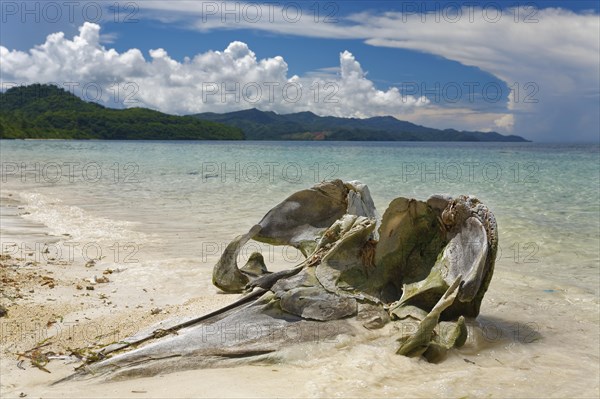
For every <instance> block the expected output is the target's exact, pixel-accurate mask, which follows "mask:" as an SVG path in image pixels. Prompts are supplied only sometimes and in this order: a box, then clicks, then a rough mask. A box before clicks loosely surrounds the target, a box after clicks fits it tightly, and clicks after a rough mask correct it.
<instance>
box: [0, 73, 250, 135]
mask: <svg viewBox="0 0 600 399" xmlns="http://www.w3.org/2000/svg"><path fill="white" fill-rule="evenodd" d="M0 138H3V139H27V138H31V139H102V140H243V139H244V135H243V133H242V131H241V130H240V129H238V128H235V127H231V126H227V125H223V124H220V123H217V122H210V121H202V120H199V119H198V118H193V117H191V116H175V115H168V114H164V113H162V112H158V111H153V110H150V109H146V108H129V109H113V108H106V107H104V106H102V105H100V104H96V103H93V102H86V101H83V100H82V99H80V98H79V97H77V96H75V95H74V94H72V93H69V92H67V91H65V90H63V89H61V88H59V87H57V86H54V85H41V84H34V85H29V86H18V87H13V88H11V89H8V90H6V92H4V93H0Z"/></svg>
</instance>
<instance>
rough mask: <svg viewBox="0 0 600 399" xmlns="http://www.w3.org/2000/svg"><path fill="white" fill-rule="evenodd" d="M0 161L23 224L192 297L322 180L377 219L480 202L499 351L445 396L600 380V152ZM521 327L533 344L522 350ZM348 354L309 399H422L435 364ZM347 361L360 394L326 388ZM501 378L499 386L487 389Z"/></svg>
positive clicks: (168, 150)
mask: <svg viewBox="0 0 600 399" xmlns="http://www.w3.org/2000/svg"><path fill="white" fill-rule="evenodd" d="M0 158H1V164H2V174H1V178H2V181H1V182H2V189H1V190H0V197H1V198H2V200H3V201H5V202H6V201H15V203H17V204H19V206H20V207H21V208H20V209H21V211H22V214H23V215H22V216H23V218H26V219H27V220H29V221H31V222H35V223H41V224H44V225H46V226H47V227H48V228H49V229H50V231H51V232H52V234H54V235H55V236H56V237H61V236H62V235H63V234H69V236H63V237H68V239H69V240H72V241H77V242H80V243H82V245H81V246H82V247H83V246H85V245H86V244H89V243H94V245H88V249H89V250H90V251H92V250H94V251H98V250H100V251H101V252H102V254H103V256H105V257H106V261H107V262H111V261H112V262H113V263H115V264H117V263H125V260H124V257H125V256H127V255H130V259H129V260H132V259H133V260H134V261H135V262H130V264H129V265H128V266H129V268H130V269H131V276H134V277H131V283H132V284H135V283H136V281H140V280H142V281H150V282H151V281H153V280H152V279H153V278H156V276H157V275H160V276H161V284H165V285H166V286H168V285H169V284H172V286H173V287H176V288H174V289H175V291H176V294H177V295H178V296H183V297H186V296H193V295H194V293H195V292H198V291H199V290H202V291H207V290H214V288H213V287H212V286H211V284H210V273H211V270H212V265H213V264H214V262H215V260H216V259H217V258H218V256H219V255H220V252H221V251H222V249H224V245H226V244H227V243H228V242H229V240H231V239H232V238H233V237H235V236H236V235H238V234H242V233H244V232H246V231H247V230H248V228H249V227H250V226H252V225H253V224H254V223H256V222H258V221H259V220H260V219H261V218H262V216H263V215H264V214H265V213H266V212H267V211H268V210H269V209H270V208H272V207H273V206H275V205H276V204H277V203H278V202H280V201H282V200H283V199H284V198H286V197H287V196H288V195H290V194H292V193H293V192H295V191H298V190H301V189H303V188H306V187H310V186H312V185H313V184H315V183H318V182H320V181H322V180H328V179H335V178H339V179H343V180H360V181H361V182H363V183H366V184H367V185H368V186H369V188H370V191H371V194H372V196H373V198H374V200H375V204H376V206H377V209H378V211H379V213H380V214H383V212H384V211H385V209H386V207H387V204H388V203H389V202H390V201H391V200H392V199H393V198H395V197H398V196H406V197H414V198H418V199H426V198H427V197H428V196H430V195H431V194H437V193H443V194H450V195H460V194H471V195H475V196H477V197H478V198H479V199H480V200H481V201H482V202H484V203H485V204H486V205H487V206H488V207H489V208H490V209H491V210H492V211H493V212H494V214H495V216H496V219H497V221H498V226H499V235H500V251H499V254H498V259H497V264H496V271H495V275H494V278H493V280H492V283H491V286H490V291H489V293H488V295H487V296H486V300H485V302H484V304H483V306H482V315H481V316H480V319H479V320H480V322H481V323H483V324H486V323H488V324H492V323H496V325H500V326H501V329H502V330H501V331H503V332H504V333H503V334H504V335H505V336H504V338H505V339H503V340H499V341H495V342H493V343H489V342H487V343H481V342H479V343H474V344H473V345H472V346H471V347H469V345H467V346H466V347H465V348H464V349H461V351H465V352H461V353H462V354H464V353H467V352H469V351H471V352H469V353H470V354H472V353H474V352H478V351H481V362H480V365H479V366H478V368H477V369H476V370H475V368H473V370H475V371H473V370H471V371H470V373H472V375H471V376H467V375H465V374H464V373H463V372H462V371H461V372H457V367H458V366H461V367H462V365H464V362H463V361H462V360H461V358H460V354H459V355H458V356H457V357H456V360H455V361H454V362H453V361H448V362H445V363H444V364H442V365H439V366H437V367H438V368H437V369H435V370H436V371H435V372H436V373H440V374H441V375H444V376H445V378H446V380H444V381H446V382H445V383H444V384H446V385H444V388H443V392H444V393H445V394H447V396H453V393H459V392H460V390H458V389H457V387H458V386H459V385H460V384H462V383H464V382H465V381H466V380H469V381H470V383H472V384H475V386H477V384H480V385H481V389H482V390H481V393H482V394H487V393H490V392H491V395H492V396H502V392H503V390H505V389H506V387H509V386H511V384H514V383H515V381H521V380H519V379H524V380H522V381H521V382H522V384H524V385H523V389H522V390H519V391H518V392H520V393H521V394H522V396H532V395H533V396H540V395H541V396H548V395H550V396H554V395H555V396H564V395H575V396H577V395H579V396H586V395H587V394H589V393H590V392H591V393H592V394H593V393H594V392H598V384H597V382H596V385H594V386H590V385H589V373H590V372H592V373H596V375H597V374H598V363H599V359H600V357H599V352H598V347H599V346H598V338H599V335H598V333H599V326H600V323H599V309H600V308H599V305H598V303H599V301H598V295H599V293H600V289H599V287H600V146H598V145H597V144H591V145H579V144H577V145H575V144H573V145H567V144H538V143H398V142H151V141H148V142H117V141H114V142H113V141H6V140H4V141H0ZM1 233H2V236H3V237H2V241H3V242H2V244H3V245H4V244H5V243H6V242H12V241H14V237H15V236H16V235H15V234H14V233H15V232H14V231H13V230H11V226H6V225H4V226H2V230H1ZM11 240H12V241H11ZM62 240H63V241H64V240H65V239H64V238H63V239H62ZM249 245H250V246H251V247H250V248H248V251H246V253H243V254H242V255H241V256H242V257H243V256H247V255H249V253H250V252H252V251H254V250H257V248H258V250H261V251H263V252H264V254H265V258H266V261H267V266H268V267H270V268H272V269H275V270H277V269H281V268H284V267H289V266H291V265H292V264H295V263H297V261H298V260H299V255H298V254H297V253H295V251H291V250H289V251H288V250H284V249H280V248H277V249H273V248H272V247H269V248H267V247H266V246H265V245H264V244H249ZM92 247H93V248H92ZM115 248H116V250H115ZM3 249H5V248H3ZM117 252H118V255H117ZM84 255H85V254H84ZM88 255H89V254H88ZM90 256H91V255H90ZM211 292H212V291H211ZM215 292H216V290H215ZM524 325H527V326H528V329H529V330H528V331H529V333H530V335H532V334H534V333H535V336H536V337H537V338H536V339H535V340H531V342H525V341H526V340H523V339H521V338H522V336H518V335H519V328H522V326H524ZM515 331H517V332H516V333H515ZM515 334H517V335H515ZM511 337H512V338H511ZM533 341H535V342H533ZM498 342H500V343H498ZM484 349H485V350H484ZM352 351H354V352H351V353H352V354H353V357H352V359H351V360H350V359H349V358H347V356H348V354H346V355H344V356H346V357H341V358H340V357H338V358H336V357H335V356H334V358H333V360H331V359H330V360H331V361H333V362H334V364H336V365H337V368H336V367H332V366H330V365H329V364H325V363H323V362H324V360H322V361H321V362H319V361H318V360H314V361H313V363H311V364H312V367H316V368H320V369H321V370H322V373H321V374H322V375H321V376H319V377H316V378H315V380H314V381H312V382H311V385H310V390H311V392H313V393H314V394H315V395H329V396H335V395H337V394H340V395H341V396H344V395H343V394H344V392H346V393H348V392H353V393H355V392H365V394H368V393H369V392H371V391H368V390H367V388H368V387H369V386H371V388H372V387H373V386H379V387H380V388H381V389H384V387H387V388H385V389H386V390H385V392H386V395H388V394H389V395H390V396H393V395H394V393H398V392H405V393H406V392H413V391H411V389H412V390H414V392H415V393H416V392H418V393H419V394H423V392H425V396H427V395H426V393H427V390H426V389H425V391H423V390H424V387H426V380H425V375H426V374H423V373H424V368H425V369H427V368H428V367H430V366H429V365H418V366H414V367H413V368H412V369H411V368H410V367H409V368H408V369H406V367H407V366H406V365H404V364H403V365H400V364H399V363H398V362H401V361H403V360H402V359H396V358H395V357H389V358H388V357H387V355H386V356H384V355H381V354H374V353H372V352H373V351H371V350H369V348H368V347H365V345H362V346H360V347H357V348H354V349H352ZM478 353H479V352H478ZM354 356H356V357H360V358H362V359H363V360H364V362H367V363H368V364H370V366H368V367H371V369H372V370H373V371H374V374H376V375H378V377H377V379H376V380H374V379H375V377H374V376H365V381H363V382H364V384H366V385H365V386H366V387H363V388H361V386H362V385H361V384H358V382H357V384H358V385H357V386H354V387H348V386H343V387H342V386H337V387H335V383H333V386H332V385H331V384H332V383H331V381H332V380H333V381H336V377H339V373H343V372H344V370H346V371H347V369H348V368H350V369H351V368H353V367H358V366H357V364H356V363H355V361H356V360H355V357H354ZM382 356H383V357H382ZM478 356H479V355H478ZM344 359H345V360H344ZM494 359H495V360H494ZM369 362H371V363H369ZM382 362H383V363H385V362H390V363H389V364H388V365H387V366H382V365H381V364H380V363H382ZM368 367H367V368H368ZM395 367H404V369H403V370H404V371H405V372H406V373H408V375H410V376H412V377H414V378H416V380H414V379H413V380H411V381H412V384H413V385H410V384H408V383H407V381H406V380H404V381H401V382H398V383H394V382H393V377H394V375H395V374H397V373H398V371H397V370H394V368H395ZM585 370H588V371H587V373H586V372H585ZM561 373H562V374H561ZM422 374H423V377H419V376H421V375H422ZM592 375H593V374H592ZM492 376H494V378H495V379H494V381H496V382H495V384H496V386H495V387H489V386H487V387H486V381H488V380H486V378H491V377H492ZM412 377H411V378H412ZM547 381H554V382H556V384H554V385H553V387H552V388H551V387H549V386H548V383H547ZM364 384H363V385H364ZM378 384H379V385H378ZM407 384H408V385H407ZM582 384H585V385H586V386H585V387H583V386H582ZM351 388H352V389H353V390H351V391H346V390H345V389H351ZM439 388H440V387H439V386H437V387H436V389H439ZM336 389H337V390H336ZM361 389H365V390H364V391H361ZM403 389H404V391H403ZM406 389H408V391H406ZM486 389H487V390H486ZM578 389H579V390H578ZM377 392H380V393H381V392H384V391H377ZM432 392H434V391H432ZM435 392H438V393H439V390H438V391H435ZM504 392H505V393H506V392H507V391H504ZM544 393H545V394H548V395H544ZM409 396H410V395H409ZM508 396H510V395H508Z"/></svg>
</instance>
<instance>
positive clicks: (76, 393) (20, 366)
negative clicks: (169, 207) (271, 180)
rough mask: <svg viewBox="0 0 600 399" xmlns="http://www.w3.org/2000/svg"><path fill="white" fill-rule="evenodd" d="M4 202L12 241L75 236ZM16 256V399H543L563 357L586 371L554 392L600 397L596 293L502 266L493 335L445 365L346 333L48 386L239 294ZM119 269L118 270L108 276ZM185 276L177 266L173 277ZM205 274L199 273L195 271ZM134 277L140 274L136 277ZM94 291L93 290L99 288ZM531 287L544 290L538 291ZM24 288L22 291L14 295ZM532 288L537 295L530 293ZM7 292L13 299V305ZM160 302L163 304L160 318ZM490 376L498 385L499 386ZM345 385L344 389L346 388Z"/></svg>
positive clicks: (9, 386) (10, 267)
mask: <svg viewBox="0 0 600 399" xmlns="http://www.w3.org/2000/svg"><path fill="white" fill-rule="evenodd" d="M3 200H4V201H5V202H4V203H2V204H0V210H1V214H2V228H3V240H4V241H5V242H6V241H8V239H10V238H11V236H12V237H13V238H14V240H15V241H17V240H20V241H21V242H30V243H31V242H40V241H44V240H48V242H60V240H64V239H65V237H61V236H51V235H48V233H47V232H48V230H49V228H48V227H46V226H44V225H41V224H36V223H33V222H31V221H29V220H27V219H26V218H23V217H22V216H21V214H22V213H24V212H25V208H19V207H21V206H22V205H23V204H20V203H19V202H18V201H16V200H13V201H9V202H8V203H6V198H5V197H4V198H3ZM7 205H8V206H7ZM7 228H8V230H5V229H7ZM4 231H8V232H9V233H10V234H11V235H10V236H7V235H6V234H5V233H4ZM40 237H43V240H41V239H40ZM3 249H4V248H3ZM17 258H18V256H12V255H11V256H10V257H7V256H3V257H2V259H1V260H0V263H1V264H2V266H1V267H0V273H2V275H1V276H0V277H1V278H2V279H6V280H3V286H2V287H3V292H2V294H3V295H2V301H1V302H0V304H2V305H5V304H6V305H7V306H6V307H7V310H8V315H7V316H5V317H2V318H0V323H1V327H2V328H1V330H0V333H1V334H0V337H1V340H0V343H1V345H0V356H1V361H0V374H1V375H2V380H1V381H0V394H1V396H2V397H7V398H9V397H10V398H12V397H15V398H16V397H20V395H21V393H23V394H25V395H27V397H28V398H31V397H43V398H59V397H60V398H70V397H72V398H78V397H122V398H139V397H157V398H158V397H167V396H171V397H173V396H175V397H190V398H191V397H217V396H219V397H285V396H289V394H290V392H289V386H290V384H294V386H296V387H297V388H295V392H294V393H295V395H297V396H304V397H306V396H311V397H321V396H335V395H338V396H339V395H342V396H349V397H351V396H355V397H361V396H363V395H364V394H368V393H369V392H371V393H377V395H378V396H403V395H404V396H415V395H418V394H424V395H435V393H434V392H437V394H438V395H439V394H440V393H441V392H446V394H447V395H446V394H444V396H457V397H460V396H465V395H466V396H481V395H484V394H485V395H489V396H492V397H504V396H513V397H516V396H534V395H535V394H536V392H538V390H539V384H540V382H541V381H542V380H548V379H549V378H557V376H556V375H555V373H557V372H559V370H562V369H561V362H566V361H569V360H568V359H571V358H572V357H576V358H578V359H579V363H580V366H579V367H580V368H581V369H579V370H578V369H575V370H572V371H569V372H568V373H567V374H566V375H565V376H564V377H561V378H560V381H561V382H562V385H561V388H560V389H558V390H556V391H555V394H556V395H557V396H563V395H564V396H568V395H575V396H581V397H594V395H595V394H596V393H598V392H600V388H599V386H598V384H596V385H594V384H589V382H588V384H587V385H585V386H584V385H582V384H581V381H582V380H581V379H585V377H586V375H584V374H583V370H584V369H585V370H586V372H587V373H588V374H587V375H589V373H594V372H597V371H598V359H599V358H600V357H599V355H600V354H597V351H598V349H597V347H598V346H597V343H598V342H597V340H598V337H597V336H594V331H597V328H598V322H597V321H596V320H594V319H586V317H589V315H590V314H593V313H592V312H594V311H595V312H596V313H597V310H598V308H599V307H598V298H597V297H596V296H594V295H593V294H592V293H590V292H588V291H587V290H585V289H583V288H579V287H575V286H564V285H562V286H561V285H560V284H558V283H556V282H552V281H551V280H547V279H544V278H543V276H525V275H522V274H520V273H516V272H512V271H510V270H507V269H506V268H505V267H504V265H497V266H500V267H497V270H496V272H495V276H494V278H493V279H492V283H491V286H490V291H489V292H488V293H487V295H486V298H485V299H484V304H483V305H482V314H481V315H480V317H479V318H478V319H477V323H478V324H479V325H481V326H484V331H485V329H486V328H487V334H488V336H487V337H485V333H484V338H485V339H482V336H481V334H479V335H477V334H476V335H475V336H474V337H471V340H472V341H471V342H470V343H468V344H467V345H466V346H465V347H464V348H461V349H460V350H456V351H454V352H453V353H452V354H451V355H450V356H449V358H448V359H447V360H446V361H445V362H443V363H442V364H439V365H429V364H426V363H425V362H423V361H420V360H419V359H408V358H403V357H399V356H397V355H394V354H393V350H392V349H390V348H389V347H388V346H381V345H380V344H377V343H375V342H374V341H373V342H369V341H368V342H358V343H356V342H352V341H351V339H350V338H348V339H342V340H341V341H340V342H339V343H337V344H336V346H335V347H334V348H333V349H323V351H322V352H321V350H320V349H319V348H317V349H315V348H312V349H311V348H310V347H306V348H300V349H299V351H300V352H302V356H309V358H308V359H305V358H303V357H302V356H300V357H297V356H298V354H296V357H294V356H292V357H291V358H289V359H288V358H286V360H285V361H282V362H281V363H276V364H270V365H252V366H239V367H235V368H212V369H196V370H177V371H174V372H173V373H169V374H164V375H158V376H155V377H145V378H138V379H132V380H126V381H116V382H112V381H111V382H103V381H102V380H101V379H93V380H84V381H72V382H66V383H62V384H58V385H56V386H50V384H52V383H53V382H55V381H57V380H59V379H61V378H64V377H66V376H68V375H70V374H72V372H73V371H74V368H75V367H77V366H79V365H80V364H81V362H80V361H77V359H76V356H75V355H72V356H70V357H69V355H70V354H71V353H73V352H78V351H77V350H78V349H79V350H80V351H79V353H81V352H82V351H81V349H85V348H94V347H96V346H98V345H104V344H108V343H111V342H115V341H118V340H119V339H122V338H125V337H128V336H130V335H133V334H134V333H136V332H139V331H141V330H144V329H149V330H153V329H154V328H156V326H157V323H159V322H161V321H168V320H173V319H175V318H192V317H197V316H199V315H201V314H205V313H208V312H209V311H211V310H214V309H217V308H219V307H221V306H223V305H225V304H227V303H231V302H233V301H235V300H236V299H237V298H239V296H238V295H219V294H217V290H216V289H213V290H210V291H208V292H204V293H203V294H204V295H193V296H188V297H186V298H181V297H179V295H178V293H177V291H176V290H174V289H173V286H172V285H171V286H170V288H169V289H170V291H169V290H165V289H163V292H162V294H160V295H159V294H158V290H156V289H155V288H156V286H159V285H160V284H161V282H160V276H155V280H147V279H146V280H144V284H146V285H132V284H131V282H132V281H135V270H134V269H132V270H122V271H118V269H119V268H120V266H118V267H113V266H111V265H110V264H108V263H106V262H102V261H98V262H95V263H94V264H93V265H88V266H87V267H86V263H87V262H86V261H85V259H81V258H77V259H74V260H73V261H72V262H66V261H61V262H56V261H53V260H51V259H48V260H47V261H45V260H44V261H38V263H37V264H36V263H32V262H31V261H29V260H27V259H26V257H25V258H20V259H17ZM28 263H29V264H28ZM109 269H111V270H112V272H107V270H109ZM105 272H106V274H105ZM180 272H181V271H173V273H174V274H175V275H177V274H178V273H180ZM203 272H205V271H201V270H197V274H201V273H203ZM128 274H132V275H133V276H134V277H133V280H132V277H131V276H128ZM94 277H98V278H100V279H102V277H107V278H108V280H109V281H108V282H104V283H102V282H97V281H94V280H93V279H94ZM4 281H7V282H8V283H4ZM92 282H94V283H92ZM150 283H151V284H153V285H154V287H153V286H152V285H150ZM78 286H81V287H82V288H81V289H78V288H77V287H78ZM88 286H91V287H93V288H94V289H93V290H89V289H87V287H88ZM16 288H19V290H18V291H17V289H16ZM8 290H11V291H8ZM30 290H33V292H30ZM507 292H508V293H510V295H508V296H507V295H506V293H507ZM531 292H535V294H534V295H530V293H531ZM17 293H20V295H21V297H16V294H17ZM525 293H528V294H529V295H527V296H523V295H521V294H525ZM7 295H8V296H12V297H13V299H14V301H11V302H10V303H7V302H6V301H7V300H8V299H7V298H6V296H7ZM152 299H154V300H152ZM178 301H179V302H178ZM167 302H168V303H169V304H167ZM155 308H160V309H161V311H160V312H158V313H157V314H152V311H153V309H155ZM589 321H592V323H589ZM565 327H566V328H565ZM496 335H497V337H496ZM490 337H491V338H490ZM47 338H49V339H47ZM585 338H587V339H585ZM40 345H44V346H40ZM36 347H39V348H38V349H39V351H40V352H41V353H42V354H46V355H47V356H48V352H53V353H54V356H52V355H50V356H49V357H54V358H53V359H52V360H51V361H50V362H49V363H47V364H43V362H41V365H42V367H43V368H45V369H47V370H48V371H49V373H48V372H46V371H44V370H43V369H41V368H39V367H36V366H35V365H33V364H32V362H31V360H30V359H28V358H21V359H20V360H23V362H20V360H19V358H18V355H17V354H18V353H26V354H28V355H31V354H32V353H33V351H31V350H32V349H34V348H36ZM374 349H375V350H376V351H377V353H374ZM27 351H29V352H27ZM465 359H466V360H465ZM467 360H468V361H467ZM571 361H572V360H571ZM469 362H471V363H473V364H471V363H469ZM38 363H39V362H38ZM365 368H366V369H365ZM338 369H339V370H338ZM365 370H366V371H367V373H366V374H365ZM390 370H397V371H395V372H394V373H393V374H398V380H397V382H396V383H392V382H390V381H388V380H387V379H386V378H389V373H390ZM564 372H565V371H564V370H563V373H564ZM431 373H436V374H438V375H440V376H441V377H442V378H445V379H448V381H456V382H457V383H460V381H463V380H464V379H465V378H467V377H466V374H465V373H467V374H472V375H473V378H474V383H473V384H474V385H473V387H468V386H465V387H464V388H463V389H462V390H461V388H460V386H461V385H463V384H462V383H460V384H458V386H454V385H452V388H451V389H450V388H449V387H446V389H450V390H447V391H439V390H437V389H438V388H435V385H434V386H432V387H430V386H429V385H428V384H429V383H430V380H431ZM496 375H497V381H496V377H495V376H496ZM553 375H554V377H553ZM575 376H578V377H577V378H575ZM470 378H471V377H469V378H468V379H470ZM490 378H494V381H496V382H497V384H496V385H492V386H490V385H489V381H490V380H489V379H490ZM515 378H517V380H515ZM521 378H522V379H523V381H530V382H532V381H535V383H533V382H532V385H531V386H529V387H528V386H525V385H520V384H518V385H514V384H515V381H518V380H520V379H521ZM565 378H566V379H565ZM568 378H572V380H569V379H568ZM382 379H383V380H382ZM413 380H414V382H413ZM232 381H235V382H236V383H235V384H233V383H232ZM340 384H342V385H340ZM407 384H408V385H407ZM453 384H454V383H453ZM341 386H344V387H346V388H345V389H343V390H339V389H340V387H341ZM536 387H537V388H536ZM405 389H406V390H405ZM432 389H434V391H432ZM511 389H512V390H511ZM338 390H339V391H338Z"/></svg>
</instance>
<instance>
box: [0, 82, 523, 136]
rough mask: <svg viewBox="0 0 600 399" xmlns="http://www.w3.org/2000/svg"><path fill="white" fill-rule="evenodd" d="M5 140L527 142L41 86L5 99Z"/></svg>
mask: <svg viewBox="0 0 600 399" xmlns="http://www.w3.org/2000/svg"><path fill="white" fill-rule="evenodd" d="M174 101H176V99H174ZM0 138H1V139H26V138H35V139H104V140H243V139H248V140H332V141H335V140H337V141H527V140H525V139H524V138H522V137H519V136H503V135H501V134H498V133H495V132H489V133H483V132H466V131H462V132H461V131H458V130H453V129H446V130H439V129H433V128H428V127H424V126H419V125H415V124H413V123H410V122H406V121H401V120H398V119H396V118H393V117H391V116H382V117H374V118H367V119H356V118H336V117H333V116H325V117H321V116H318V115H315V114H313V113H312V112H298V113H295V114H287V115H278V114H276V113H274V112H263V111H259V110H257V109H249V110H244V111H237V112H229V113H226V114H215V113H210V112H209V113H203V114H197V115H192V116H174V115H167V114H164V113H162V112H158V111H153V110H150V109H146V108H129V109H112V108H106V107H103V106H102V105H99V104H96V103H93V102H86V101H83V100H81V99H80V98H79V97H77V96H75V95H73V94H70V93H68V92H67V91H65V90H63V89H60V88H58V87H56V86H52V85H41V84H34V85H30V86H20V87H14V88H11V89H9V90H7V91H6V92H4V93H0Z"/></svg>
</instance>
